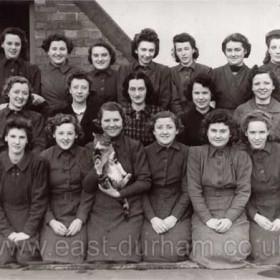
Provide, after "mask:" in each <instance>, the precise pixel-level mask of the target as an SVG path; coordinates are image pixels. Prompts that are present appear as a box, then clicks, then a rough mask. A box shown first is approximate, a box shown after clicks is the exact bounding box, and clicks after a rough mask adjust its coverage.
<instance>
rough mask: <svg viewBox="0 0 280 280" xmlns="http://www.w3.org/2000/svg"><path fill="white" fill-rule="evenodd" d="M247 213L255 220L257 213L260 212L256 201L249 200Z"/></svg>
mask: <svg viewBox="0 0 280 280" xmlns="http://www.w3.org/2000/svg"><path fill="white" fill-rule="evenodd" d="M247 213H248V216H249V217H250V218H251V220H254V217H255V215H256V214H257V213H258V209H257V206H256V203H255V201H251V200H249V202H248V204H247Z"/></svg>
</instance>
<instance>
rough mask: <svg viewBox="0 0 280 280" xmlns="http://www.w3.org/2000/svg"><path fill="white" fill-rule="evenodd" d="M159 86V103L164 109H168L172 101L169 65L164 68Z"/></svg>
mask: <svg viewBox="0 0 280 280" xmlns="http://www.w3.org/2000/svg"><path fill="white" fill-rule="evenodd" d="M159 86H160V88H159V98H158V105H159V106H161V107H162V108H163V109H168V106H169V103H170V101H171V79H170V69H169V68H168V67H167V66H164V67H163V68H162V73H161V77H160V82H159Z"/></svg>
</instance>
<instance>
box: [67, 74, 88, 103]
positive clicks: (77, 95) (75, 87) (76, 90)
mask: <svg viewBox="0 0 280 280" xmlns="http://www.w3.org/2000/svg"><path fill="white" fill-rule="evenodd" d="M69 93H70V94H71V96H72V98H73V102H74V103H78V104H84V103H85V102H86V100H87V98H88V96H89V83H88V81H87V80H85V79H73V80H72V81H71V85H70V88H69Z"/></svg>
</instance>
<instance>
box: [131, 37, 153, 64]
mask: <svg viewBox="0 0 280 280" xmlns="http://www.w3.org/2000/svg"><path fill="white" fill-rule="evenodd" d="M135 52H136V53H137V54H138V61H139V64H140V65H142V66H147V65H148V64H149V63H150V62H151V61H152V60H153V58H154V56H155V52H156V45H155V43H153V42H148V41H141V42H140V43H139V45H138V47H137V49H136V50H135Z"/></svg>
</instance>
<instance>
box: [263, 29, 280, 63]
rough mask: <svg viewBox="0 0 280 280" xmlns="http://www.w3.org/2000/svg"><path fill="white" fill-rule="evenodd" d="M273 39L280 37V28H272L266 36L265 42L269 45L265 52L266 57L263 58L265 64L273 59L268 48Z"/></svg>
mask: <svg viewBox="0 0 280 280" xmlns="http://www.w3.org/2000/svg"><path fill="white" fill-rule="evenodd" d="M272 39H280V29H274V30H271V31H270V32H268V33H267V34H266V36H265V43H266V46H267V51H266V53H265V58H264V60H263V64H267V63H269V62H270V60H271V57H270V54H269V52H268V48H269V46H270V42H271V40H272Z"/></svg>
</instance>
